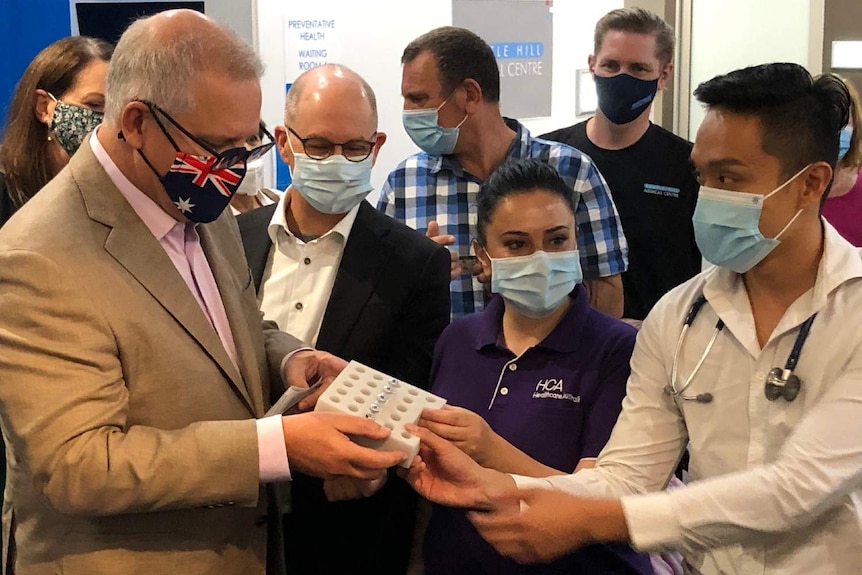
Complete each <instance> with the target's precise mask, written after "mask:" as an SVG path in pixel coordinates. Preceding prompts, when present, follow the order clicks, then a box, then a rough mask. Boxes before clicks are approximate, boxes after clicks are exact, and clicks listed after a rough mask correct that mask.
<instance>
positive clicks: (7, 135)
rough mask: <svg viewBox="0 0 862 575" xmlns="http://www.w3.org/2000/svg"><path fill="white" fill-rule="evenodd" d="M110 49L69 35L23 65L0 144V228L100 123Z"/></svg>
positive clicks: (96, 41) (104, 44) (61, 166)
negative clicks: (22, 72)
mask: <svg viewBox="0 0 862 575" xmlns="http://www.w3.org/2000/svg"><path fill="white" fill-rule="evenodd" d="M112 51H113V48H112V47H111V45H110V44H108V43H107V42H104V41H102V40H98V39H95V38H88V37H85V36H71V37H69V38H63V39H62V40H58V41H56V42H54V43H53V44H51V45H49V46H48V47H46V48H44V49H43V50H42V51H41V52H39V54H37V55H36V57H35V58H34V59H33V61H32V62H30V65H29V66H27V69H26V70H25V71H24V75H23V76H22V77H21V80H20V81H19V82H18V86H17V88H16V89H15V93H14V95H13V97H12V102H11V103H10V105H9V109H8V112H7V119H6V127H5V130H4V131H3V142H2V146H0V226H2V225H3V224H4V223H5V222H6V220H7V219H8V218H9V217H10V216H11V215H12V213H14V212H15V211H16V210H18V209H19V208H20V207H21V206H23V205H24V203H26V202H27V200H29V199H30V198H32V197H33V195H34V194H35V193H36V192H38V191H39V190H40V189H41V188H42V187H43V186H44V185H45V184H47V183H48V181H49V180H51V178H53V177H54V176H56V175H57V173H59V172H60V170H62V169H63V167H64V166H65V165H66V163H67V162H68V161H69V158H70V157H71V156H72V154H74V153H75V151H76V150H77V149H78V146H80V145H81V142H82V141H83V139H84V136H86V135H87V134H88V133H89V132H90V131H92V129H93V128H95V127H96V126H97V125H98V124H99V123H100V122H101V121H102V114H103V111H104V106H105V76H106V75H107V71H108V61H109V60H110V58H111V53H112Z"/></svg>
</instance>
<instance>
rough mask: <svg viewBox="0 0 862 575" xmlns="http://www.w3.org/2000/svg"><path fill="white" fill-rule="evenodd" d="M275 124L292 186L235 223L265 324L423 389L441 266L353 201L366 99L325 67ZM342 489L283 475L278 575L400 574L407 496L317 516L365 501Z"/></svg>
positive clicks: (373, 127)
mask: <svg viewBox="0 0 862 575" xmlns="http://www.w3.org/2000/svg"><path fill="white" fill-rule="evenodd" d="M284 122H285V125H284V126H278V127H276V129H275V138H276V140H277V142H278V149H279V153H280V154H281V157H282V159H283V160H284V161H285V163H287V164H288V165H289V166H290V169H291V175H292V183H291V185H290V187H289V188H288V189H287V190H286V191H285V194H284V196H283V197H282V199H281V201H280V202H279V204H278V205H277V206H267V207H264V208H261V209H258V210H254V211H252V212H249V213H247V214H243V215H242V216H241V217H240V218H239V225H240V232H241V233H242V238H243V243H244V246H245V250H246V255H247V257H248V261H249V267H250V268H251V270H252V276H253V278H254V281H255V285H256V286H258V288H259V289H258V294H259V300H260V304H261V309H262V311H263V312H264V316H265V317H266V318H267V319H271V320H273V321H275V322H277V323H278V325H280V326H282V327H283V328H285V329H286V330H287V331H289V332H290V333H292V334H294V335H296V336H297V337H299V338H301V339H302V340H303V341H305V342H308V343H310V344H312V345H315V346H316V347H317V348H318V349H320V350H325V351H328V352H331V353H333V354H335V355H337V356H339V357H342V358H344V359H348V360H357V361H360V362H362V363H364V364H366V365H369V366H371V367H373V368H375V369H379V370H381V371H383V372H386V373H389V374H390V375H393V376H395V377H398V378H399V379H401V380H404V381H407V382H410V383H412V384H414V385H418V386H421V387H427V386H428V382H429V378H430V371H431V358H432V355H433V351H434V343H435V342H436V340H437V337H438V336H439V335H440V332H441V331H442V330H443V328H444V327H445V326H446V324H447V323H448V321H449V254H448V252H447V250H446V249H445V248H443V247H441V246H438V245H436V244H435V243H434V242H432V241H431V240H429V239H427V238H425V237H423V236H422V234H420V233H419V232H417V231H415V230H412V229H410V228H408V227H407V226H405V225H404V224H401V223H399V222H397V221H395V220H393V219H392V218H390V217H388V216H385V215H383V214H381V213H380V212H378V211H377V210H375V209H374V208H373V207H372V206H371V205H370V204H369V203H368V202H365V201H363V200H364V199H365V197H366V195H367V194H368V193H369V192H370V191H371V189H372V187H371V167H372V165H373V163H374V160H375V158H376V156H377V153H378V151H379V150H380V146H382V145H383V143H384V141H385V140H386V135H385V134H384V133H383V132H380V131H378V129H377V104H376V99H375V96H374V92H373V91H372V89H371V87H370V86H369V85H368V83H367V82H366V81H365V80H363V79H362V78H361V77H360V76H359V75H357V74H356V73H355V72H353V71H352V70H350V69H348V68H346V67H344V66H340V65H337V64H327V65H325V66H322V67H319V68H315V69H314V70H310V71H308V72H305V73H304V74H303V75H301V76H300V77H299V78H297V80H296V82H294V84H293V86H292V87H291V89H290V92H289V93H288V95H287V101H286V105H285V118H284ZM348 483H349V482H348V480H339V481H337V482H328V483H326V484H324V483H323V482H322V481H321V480H320V479H317V478H312V477H309V476H307V475H302V474H300V473H296V474H294V476H293V482H292V484H291V500H292V509H291V513H290V514H288V515H286V516H285V534H286V537H285V547H286V551H287V563H288V573H292V574H299V575H308V574H311V573H350V572H355V570H356V569H359V570H360V571H362V570H365V569H369V568H370V567H369V566H371V565H373V566H374V567H373V570H374V572H375V573H379V574H392V575H396V574H398V575H400V574H403V573H404V572H405V570H406V568H407V559H408V554H409V550H410V541H411V535H412V532H413V516H414V509H415V506H416V498H415V495H413V494H412V493H411V490H410V488H409V487H408V486H407V485H406V484H405V483H404V482H402V481H400V480H393V481H389V482H387V484H386V485H385V486H384V487H383V488H382V490H381V491H380V492H378V493H376V494H375V495H374V496H373V497H370V498H368V499H364V498H362V499H357V500H355V501H342V502H339V503H327V496H329V497H330V498H333V499H340V498H343V497H350V496H352V495H361V494H362V493H361V492H360V491H358V489H357V487H356V485H352V484H348ZM379 486H380V483H379V482H378V483H377V484H376V485H374V486H366V489H365V493H364V494H366V495H367V494H369V493H370V491H369V489H368V487H371V488H372V489H373V488H376V487H379ZM321 533H326V536H325V537H321ZM332 541H337V542H338V548H339V552H338V553H332V552H331V543H332Z"/></svg>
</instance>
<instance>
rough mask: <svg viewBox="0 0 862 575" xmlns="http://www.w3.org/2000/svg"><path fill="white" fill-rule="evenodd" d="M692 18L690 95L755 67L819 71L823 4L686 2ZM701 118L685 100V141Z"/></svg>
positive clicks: (802, 0) (795, 0)
mask: <svg viewBox="0 0 862 575" xmlns="http://www.w3.org/2000/svg"><path fill="white" fill-rule="evenodd" d="M691 17H692V22H691V86H690V88H689V94H690V93H691V92H692V91H693V90H694V89H695V88H696V87H697V86H698V84H700V83H701V82H704V81H706V80H709V79H710V78H712V77H714V76H716V75H718V74H724V73H727V72H730V71H732V70H735V69H737V68H743V67H746V66H752V65H755V64H765V63H768V62H795V63H797V64H801V65H803V66H805V67H807V68H808V69H809V71H811V72H812V73H815V74H816V73H819V72H820V68H821V61H822V57H821V56H822V55H821V52H822V28H823V3H822V0H691ZM817 30H820V34H819V35H818V33H817ZM703 116H704V112H703V108H702V107H701V105H700V104H699V103H698V102H697V101H696V100H695V98H694V96H690V117H689V122H688V126H689V139H691V140H693V139H694V137H695V134H696V133H697V128H698V127H699V126H700V123H701V121H702V120H703Z"/></svg>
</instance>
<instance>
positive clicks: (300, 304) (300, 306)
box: [293, 301, 302, 310]
mask: <svg viewBox="0 0 862 575" xmlns="http://www.w3.org/2000/svg"><path fill="white" fill-rule="evenodd" d="M293 307H295V308H296V309H298V310H302V302H301V301H298V302H296V305H295V306H293Z"/></svg>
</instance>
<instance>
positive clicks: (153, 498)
mask: <svg viewBox="0 0 862 575" xmlns="http://www.w3.org/2000/svg"><path fill="white" fill-rule="evenodd" d="M228 212H229V210H226V212H225V214H223V215H222V216H221V217H220V218H219V219H218V220H217V221H215V222H213V223H212V224H207V225H203V226H199V228H198V229H199V231H200V235H201V242H202V245H203V249H204V252H205V253H206V255H207V259H208V261H209V263H210V266H211V268H212V271H213V275H214V276H215V279H216V283H217V284H218V286H219V290H220V293H221V297H222V300H223V301H224V307H225V311H226V312H227V317H228V320H229V322H230V326H231V331H232V334H233V338H234V340H235V342H236V349H237V355H238V360H237V362H238V365H239V372H237V369H236V367H234V365H233V363H232V362H231V360H230V358H229V356H228V355H227V352H226V351H225V349H224V347H223V346H222V345H221V342H220V340H219V338H218V335H217V334H216V332H215V330H214V329H213V328H212V326H211V325H210V323H209V322H208V320H207V319H206V318H205V316H204V314H203V312H202V310H201V308H200V306H199V305H198V303H197V302H196V300H195V298H194V297H193V296H192V294H191V292H190V291H189V289H188V287H187V286H186V284H185V283H184V281H183V279H182V277H181V276H180V275H179V273H178V272H177V271H176V268H175V267H174V266H173V264H172V262H171V261H170V259H169V257H168V256H167V254H166V253H165V251H164V250H163V248H162V247H161V245H160V244H159V242H158V241H157V240H156V239H155V238H154V237H153V235H152V233H151V232H150V231H149V230H148V228H147V227H146V226H145V225H144V223H143V222H142V221H141V220H140V218H139V217H138V216H137V214H136V213H135V212H134V211H133V210H132V208H131V206H130V205H129V204H128V202H126V200H125V198H123V196H122V195H121V194H120V192H119V190H117V189H116V187H115V186H114V185H113V183H112V182H111V181H110V179H109V178H108V176H107V174H106V173H105V171H104V169H103V168H102V167H101V165H100V164H99V162H98V161H97V160H96V157H95V155H94V154H93V152H92V150H91V149H90V146H88V145H84V146H81V148H80V150H79V152H78V153H77V154H76V155H75V156H74V157H73V158H72V160H71V162H70V163H69V165H68V166H67V167H66V168H65V169H64V170H63V171H62V172H61V173H60V174H59V175H58V176H57V178H55V179H54V180H53V181H52V182H51V183H50V184H49V185H48V186H47V187H45V188H44V189H43V190H42V191H40V192H39V193H38V194H37V195H36V197H35V198H34V199H33V200H32V201H31V202H29V203H28V204H27V205H26V206H25V207H24V208H23V209H22V210H21V211H20V212H19V213H18V214H16V216H15V217H14V218H12V219H11V220H10V221H9V223H8V224H7V225H6V226H5V227H4V228H3V229H2V231H0V425H2V429H3V434H4V436H5V438H6V442H7V449H8V452H9V466H10V475H9V478H8V483H7V487H6V495H7V499H6V504H7V505H6V506H5V509H4V514H3V530H4V542H6V541H7V536H8V535H9V533H10V530H11V532H12V535H13V537H14V542H15V544H16V547H17V561H16V564H15V569H14V572H16V573H18V574H21V575H28V574H31V573H32V574H40V575H41V574H45V573H68V574H77V573H82V574H87V575H98V574H102V573H112V574H113V573H123V574H132V573H141V574H147V575H158V574H161V573H165V574H167V573H170V574H175V573H182V574H183V575H193V574H198V573H200V574H203V573H208V574H209V573H219V574H232V573H236V574H240V573H242V574H255V573H263V572H264V566H265V563H266V558H265V553H266V541H267V525H266V523H267V521H266V510H267V503H268V501H267V495H266V493H267V490H264V489H261V487H260V485H259V481H258V473H259V470H258V449H257V432H256V427H255V421H254V419H255V418H258V417H261V416H262V415H263V414H264V411H265V409H266V407H267V406H268V404H269V402H270V393H271V391H272V390H271V389H270V383H271V382H273V383H274V385H277V386H279V387H280V386H281V383H280V377H279V366H280V363H281V361H282V359H283V357H284V356H285V354H287V353H288V352H290V351H292V350H294V349H296V348H297V347H298V346H299V345H300V343H299V342H298V341H297V340H295V339H294V338H291V337H290V336H288V335H287V334H284V333H281V332H278V331H277V330H275V329H274V324H263V328H262V320H261V316H260V314H259V312H258V309H257V304H256V299H255V291H254V285H253V282H252V279H251V276H250V274H249V272H248V267H247V265H246V262H245V257H244V255H243V251H242V246H241V244H240V239H239V233H238V230H237V227H236V222H235V220H234V218H233V216H232V215H230V213H228ZM4 556H5V554H4Z"/></svg>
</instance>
